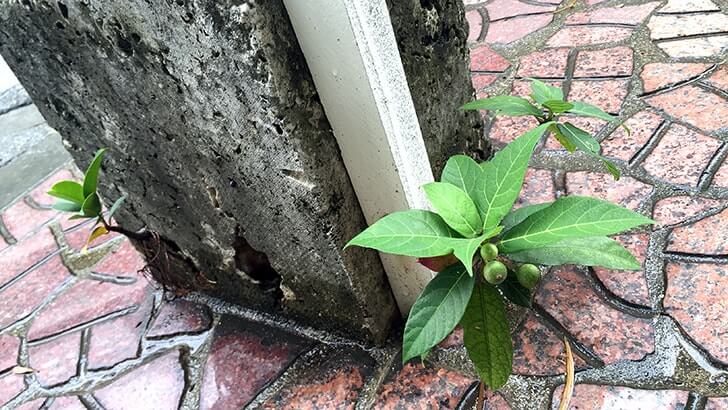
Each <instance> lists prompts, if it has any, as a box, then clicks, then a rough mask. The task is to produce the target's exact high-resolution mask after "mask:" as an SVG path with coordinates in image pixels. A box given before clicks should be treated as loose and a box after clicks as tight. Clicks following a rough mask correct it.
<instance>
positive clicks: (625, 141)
mask: <svg viewBox="0 0 728 410" xmlns="http://www.w3.org/2000/svg"><path fill="white" fill-rule="evenodd" d="M663 121H664V120H663V118H662V117H660V116H659V115H657V114H655V113H653V112H650V111H640V112H638V113H637V114H635V115H633V116H632V117H631V118H630V119H628V120H627V121H625V123H624V125H626V126H627V127H628V128H629V130H630V132H629V133H627V131H625V130H624V128H622V127H619V128H617V129H616V130H614V132H612V133H611V134H610V135H609V136H608V137H607V138H605V139H604V140H603V141H602V155H604V156H607V157H612V158H617V159H621V160H622V161H629V160H630V159H632V158H633V157H634V156H635V155H636V154H637V152H639V150H640V149H641V148H642V147H643V146H644V145H645V144H646V143H647V142H648V141H649V140H650V138H651V137H652V136H653V135H654V134H655V132H656V131H657V128H658V127H659V126H660V125H661V124H662V123H663Z"/></svg>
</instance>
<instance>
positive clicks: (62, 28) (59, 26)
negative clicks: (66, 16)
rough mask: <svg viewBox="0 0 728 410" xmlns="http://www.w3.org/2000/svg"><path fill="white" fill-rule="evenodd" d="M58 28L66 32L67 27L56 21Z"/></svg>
mask: <svg viewBox="0 0 728 410" xmlns="http://www.w3.org/2000/svg"><path fill="white" fill-rule="evenodd" d="M56 28H57V29H59V30H64V29H65V28H66V26H64V25H63V23H61V22H60V21H56Z"/></svg>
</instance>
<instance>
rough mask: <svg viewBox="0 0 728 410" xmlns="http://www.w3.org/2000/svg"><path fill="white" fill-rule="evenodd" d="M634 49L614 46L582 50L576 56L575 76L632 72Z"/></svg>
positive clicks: (622, 74)
mask: <svg viewBox="0 0 728 410" xmlns="http://www.w3.org/2000/svg"><path fill="white" fill-rule="evenodd" d="M632 55H633V52H632V49H631V48H629V47H614V48H608V49H604V50H595V51H582V52H580V53H579V54H578V55H577V58H576V69H575V70H574V77H576V78H579V77H610V76H626V75H630V74H632V66H633V64H634V63H633V61H632Z"/></svg>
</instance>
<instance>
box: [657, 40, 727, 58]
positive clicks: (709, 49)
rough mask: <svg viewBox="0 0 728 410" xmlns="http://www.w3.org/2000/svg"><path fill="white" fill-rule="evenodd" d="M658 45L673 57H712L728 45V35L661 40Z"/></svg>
mask: <svg viewBox="0 0 728 410" xmlns="http://www.w3.org/2000/svg"><path fill="white" fill-rule="evenodd" d="M658 45H659V46H660V48H661V49H663V50H664V51H665V52H666V53H667V54H668V55H669V56H671V57H678V58H689V57H694V58H700V57H712V56H714V55H716V54H719V53H721V52H722V51H723V50H724V49H725V48H726V47H728V35H726V36H710V37H699V38H687V39H684V40H676V41H666V42H661V43H659V44H658Z"/></svg>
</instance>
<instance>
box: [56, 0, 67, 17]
mask: <svg viewBox="0 0 728 410" xmlns="http://www.w3.org/2000/svg"><path fill="white" fill-rule="evenodd" d="M58 10H60V12H61V15H62V16H63V18H64V19H67V18H68V7H66V5H65V4H63V3H62V2H60V1H59V2H58Z"/></svg>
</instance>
